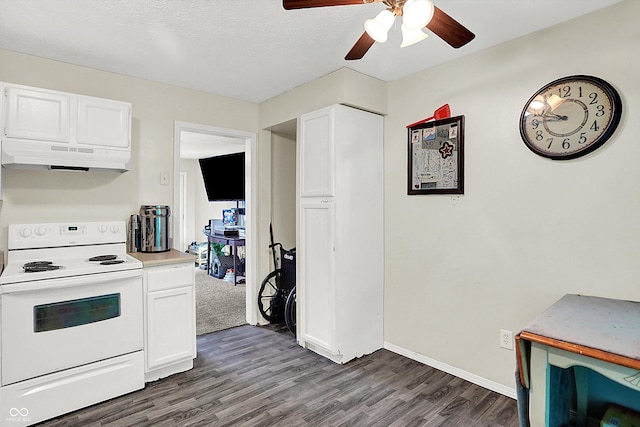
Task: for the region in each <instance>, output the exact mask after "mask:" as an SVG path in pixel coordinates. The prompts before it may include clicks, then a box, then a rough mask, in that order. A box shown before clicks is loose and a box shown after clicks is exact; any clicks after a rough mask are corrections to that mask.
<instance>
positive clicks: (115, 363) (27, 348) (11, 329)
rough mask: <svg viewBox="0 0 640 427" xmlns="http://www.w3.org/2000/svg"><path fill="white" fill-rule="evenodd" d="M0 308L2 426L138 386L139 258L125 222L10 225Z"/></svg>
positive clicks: (41, 417)
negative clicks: (132, 252)
mask: <svg viewBox="0 0 640 427" xmlns="http://www.w3.org/2000/svg"><path fill="white" fill-rule="evenodd" d="M0 312H1V317H0V322H1V323H0V331H1V339H0V356H1V358H0V384H1V387H0V425H4V424H3V423H5V422H6V423H9V422H10V423H11V424H10V425H12V426H13V425H16V426H17V425H30V424H34V423H37V422H40V421H43V420H46V419H49V418H52V417H55V416H58V415H61V414H64V413H67V412H70V411H73V410H76V409H79V408H82V407H85V406H88V405H91V404H94V403H97V402H100V401H104V400H107V399H110V398H113V397H116V396H119V395H122V394H125V393H128V392H131V391H133V390H137V389H141V388H143V387H144V357H143V288H142V263H141V262H140V261H138V260H136V259H135V258H133V257H131V256H129V255H128V254H127V253H126V225H125V222H124V221H106V222H77V223H47V224H15V225H10V226H9V228H8V253H7V263H6V265H5V269H4V271H3V273H2V275H1V276H0Z"/></svg>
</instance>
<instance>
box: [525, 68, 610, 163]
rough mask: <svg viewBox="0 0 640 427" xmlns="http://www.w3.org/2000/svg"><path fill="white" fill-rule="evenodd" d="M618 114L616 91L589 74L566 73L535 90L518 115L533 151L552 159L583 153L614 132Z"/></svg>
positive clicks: (566, 157)
mask: <svg viewBox="0 0 640 427" xmlns="http://www.w3.org/2000/svg"><path fill="white" fill-rule="evenodd" d="M621 115H622V102H621V99H620V95H619V94H618V92H617V91H616V90H615V89H614V88H613V86H611V85H610V84H609V83H607V82H606V81H604V80H602V79H599V78H597V77H592V76H569V77H563V78H561V79H558V80H555V81H553V82H551V83H549V84H547V85H545V86H544V87H543V88H542V89H540V90H539V91H537V92H536V93H535V94H534V95H533V96H532V97H531V98H530V99H529V101H527V103H526V104H525V106H524V109H523V110H522V114H521V115H520V135H521V136H522V140H523V141H524V143H525V144H526V145H527V147H529V149H530V150H531V151H533V152H534V153H536V154H538V155H540V156H543V157H547V158H550V159H553V160H569V159H575V158H576V157H580V156H584V155H585V154H588V153H590V152H592V151H593V150H595V149H596V148H598V147H600V146H601V145H602V144H604V143H605V141H607V140H608V139H609V138H610V137H611V135H612V134H613V132H614V131H615V129H616V127H617V126H618V123H620V116H621Z"/></svg>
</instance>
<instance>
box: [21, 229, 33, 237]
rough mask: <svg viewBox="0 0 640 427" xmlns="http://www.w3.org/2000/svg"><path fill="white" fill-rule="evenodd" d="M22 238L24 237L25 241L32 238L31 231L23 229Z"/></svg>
mask: <svg viewBox="0 0 640 427" xmlns="http://www.w3.org/2000/svg"><path fill="white" fill-rule="evenodd" d="M20 236H22V237H24V238H25V239H26V238H27V237H29V236H31V229H30V228H23V229H22V230H20Z"/></svg>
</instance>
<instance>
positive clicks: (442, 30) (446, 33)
mask: <svg viewBox="0 0 640 427" xmlns="http://www.w3.org/2000/svg"><path fill="white" fill-rule="evenodd" d="M427 28H428V29H429V30H431V32H433V33H434V34H435V35H437V36H438V37H440V38H441V39H442V40H444V41H446V42H447V43H449V44H450V45H451V47H454V48H456V49H457V48H459V47H462V46H464V45H465V44H467V43H469V42H470V41H471V40H473V39H474V38H475V37H476V35H475V34H473V33H472V32H471V31H469V30H468V29H467V28H466V27H465V26H464V25H462V24H460V23H459V22H458V21H456V20H455V19H453V18H452V17H450V16H449V15H447V14H446V13H444V12H443V11H442V10H440V9H438V7H435V10H434V12H433V18H432V19H431V21H430V22H429V23H428V24H427Z"/></svg>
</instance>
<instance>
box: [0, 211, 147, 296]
mask: <svg viewBox="0 0 640 427" xmlns="http://www.w3.org/2000/svg"><path fill="white" fill-rule="evenodd" d="M8 247H9V251H8V253H7V264H6V265H5V269H4V272H3V273H2V275H1V276H0V285H5V284H14V283H23V282H33V281H36V280H48V279H57V278H64V277H73V276H82V275H88V274H103V273H110V272H117V271H124V270H136V269H142V262H140V261H139V260H137V259H135V258H133V257H132V256H130V255H128V254H127V253H126V225H125V222H124V221H111V222H82V223H53V224H51V223H50V224H18V225H10V226H9V244H8ZM25 266H26V268H25Z"/></svg>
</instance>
